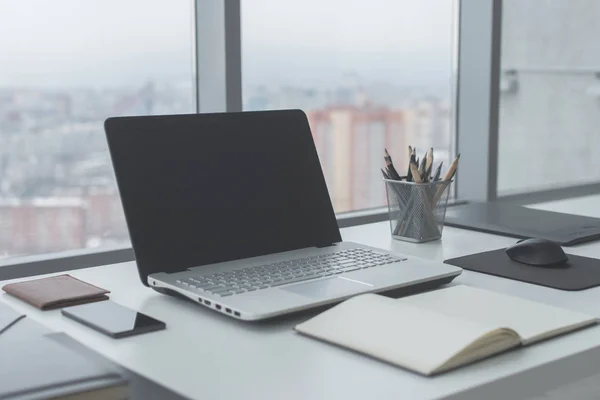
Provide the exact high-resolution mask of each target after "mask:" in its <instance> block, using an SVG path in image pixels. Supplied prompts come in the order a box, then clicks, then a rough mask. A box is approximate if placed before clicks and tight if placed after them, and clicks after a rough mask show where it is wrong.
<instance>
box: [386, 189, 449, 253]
mask: <svg viewBox="0 0 600 400" xmlns="http://www.w3.org/2000/svg"><path fill="white" fill-rule="evenodd" d="M384 181H385V184H386V185H385V188H386V192H387V200H388V211H389V219H390V229H391V232H392V237H393V238H394V239H399V240H405V241H407V242H413V243H423V242H429V241H431V240H437V239H439V238H441V237H442V229H443V228H444V219H445V218H446V207H447V205H448V194H449V192H450V190H449V188H450V184H451V183H452V181H437V182H429V183H415V182H406V181H396V180H390V179H384Z"/></svg>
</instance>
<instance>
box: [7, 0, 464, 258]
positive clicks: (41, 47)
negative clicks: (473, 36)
mask: <svg viewBox="0 0 600 400" xmlns="http://www.w3.org/2000/svg"><path fill="white" fill-rule="evenodd" d="M193 3H194V2H193V1H191V0H176V1H173V2H165V1H164V0H128V1H127V2H122V1H119V0H87V1H86V2H81V1H80V0H61V1H60V2H46V1H45V0H24V1H22V2H13V1H11V0H0V57H2V63H0V259H2V258H9V257H17V256H23V255H32V254H39V253H50V252H57V251H63V250H70V249H85V248H102V247H111V246H115V245H117V246H119V245H127V244H129V237H128V232H127V228H126V225H125V221H124V217H123V211H122V207H121V203H120V199H119V196H118V190H117V188H116V184H115V181H114V176H113V171H112V167H111V163H110V158H109V154H108V151H107V147H106V141H105V135H104V127H103V122H104V120H105V119H106V118H107V117H111V116H120V115H148V114H176V113H193V112H195V110H196V104H195V100H194V88H195V80H194V79H195V78H194V75H193V66H194V62H193V60H194V50H193V47H194V38H193V35H194V33H193V32H194V30H193V29H194V28H193V27H194V21H193V15H194V12H193ZM241 5H242V20H241V22H242V75H243V77H242V78H243V80H242V82H243V85H242V86H243V87H242V89H243V90H242V92H243V99H242V101H243V108H244V110H266V109H285V108H299V109H302V110H304V111H305V112H306V114H307V116H308V119H309V122H310V125H311V128H312V134H313V137H314V139H315V144H316V147H317V150H318V153H319V156H320V160H321V164H322V166H323V171H324V174H325V177H326V181H327V184H328V187H329V191H330V194H331V198H332V201H333V203H334V207H335V210H336V212H346V211H354V210H361V209H366V208H372V207H380V206H383V205H385V197H384V195H385V191H384V185H383V183H382V181H381V178H382V177H381V171H380V168H381V167H383V165H384V163H383V149H384V148H387V149H388V150H389V151H390V153H391V154H392V156H393V157H394V160H395V163H396V165H398V166H405V165H407V159H406V152H407V150H406V149H407V146H408V145H409V144H410V145H413V146H416V147H417V149H418V153H419V156H420V157H421V156H422V155H423V153H425V151H426V150H427V149H428V148H429V146H434V147H435V156H436V160H438V161H441V160H447V159H448V157H449V154H450V149H451V146H452V142H453V135H452V132H451V131H452V129H451V121H452V114H453V111H452V99H451V75H452V73H451V52H452V43H453V39H452V37H453V36H452V29H451V26H452V21H453V2H451V1H447V0H427V1H424V2H412V1H400V2H397V1H395V0H372V1H371V2H368V3H365V2H364V1H363V0H360V1H359V0H336V1H327V2H322V1H318V0H306V1H305V2H301V3H296V2H276V1H273V0H243V1H242V2H241ZM116 9H118V10H119V13H117V14H115V13H114V10H116ZM67 10H68V11H67ZM57 21H59V22H60V23H56V22H57ZM132 21H135V24H132ZM157 21H159V22H160V23H157ZM25 22H26V23H25ZM309 22H310V24H311V25H310V28H309V27H308V26H307V23H309ZM15 38H16V39H17V40H15ZM198 40H205V41H207V42H204V43H205V44H206V45H209V44H208V43H209V42H208V41H209V40H210V39H206V38H199V39H198ZM400 168H403V167H400Z"/></svg>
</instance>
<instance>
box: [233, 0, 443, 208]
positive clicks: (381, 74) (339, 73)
mask: <svg viewBox="0 0 600 400" xmlns="http://www.w3.org/2000/svg"><path fill="white" fill-rule="evenodd" d="M241 7H242V9H241V14H242V17H241V25H242V73H243V81H242V82H243V106H244V109H245V110H263V109H281V108H300V109H303V110H304V111H305V112H306V113H307V115H308V119H309V122H310V124H311V129H312V133H313V136H314V139H315V143H316V146H317V150H318V152H319V157H320V159H321V164H322V167H323V171H324V174H325V178H326V181H327V185H328V187H329V191H330V194H331V198H332V201H333V203H334V207H335V210H336V211H337V212H345V211H352V210H360V209H365V208H372V207H380V206H383V205H385V204H386V199H385V190H384V185H383V183H382V181H381V172H380V170H379V169H380V167H382V166H383V149H384V148H385V147H387V149H388V150H389V151H390V153H391V154H392V156H393V157H394V161H395V163H396V165H400V166H406V165H408V159H407V157H408V156H407V150H406V149H407V147H408V145H412V146H416V147H417V149H418V153H419V154H418V155H419V156H420V157H421V156H423V154H424V153H425V151H426V150H427V149H428V148H429V147H430V146H434V148H435V155H436V160H437V161H441V160H444V162H445V164H446V165H448V159H449V157H450V154H451V151H450V149H451V146H452V144H453V135H452V129H451V120H452V115H453V112H452V100H451V92H452V88H451V83H452V82H451V75H452V50H453V38H454V35H453V26H452V25H453V19H454V18H453V17H454V15H455V12H454V4H453V2H452V1H448V0H424V1H412V0H371V1H364V0H360V1H359V0H328V1H319V0H306V1H301V2H288V1H285V2H284V1H274V0H245V1H242V5H241Z"/></svg>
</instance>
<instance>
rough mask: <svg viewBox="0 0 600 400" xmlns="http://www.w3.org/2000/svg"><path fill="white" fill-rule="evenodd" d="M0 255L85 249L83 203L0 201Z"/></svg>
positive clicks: (66, 199) (50, 199)
mask: <svg viewBox="0 0 600 400" xmlns="http://www.w3.org/2000/svg"><path fill="white" fill-rule="evenodd" d="M0 232H1V233H0V256H8V255H19V254H35V253H43V252H55V251H62V250H66V249H77V248H83V247H85V236H86V234H85V204H84V202H83V201H82V200H81V199H79V198H60V199H52V198H34V199H27V200H25V199H3V200H1V201H0Z"/></svg>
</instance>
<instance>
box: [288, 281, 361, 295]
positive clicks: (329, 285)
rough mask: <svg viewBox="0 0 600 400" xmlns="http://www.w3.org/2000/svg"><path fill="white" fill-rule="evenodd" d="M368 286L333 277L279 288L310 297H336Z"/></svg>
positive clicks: (359, 291) (357, 291)
mask: <svg viewBox="0 0 600 400" xmlns="http://www.w3.org/2000/svg"><path fill="white" fill-rule="evenodd" d="M370 287H372V286H371V285H369V284H368V283H360V282H355V281H349V280H346V279H343V278H338V277H335V278H329V279H322V280H320V281H314V282H307V283H299V284H297V285H293V286H286V287H283V288H281V290H287V291H288V292H292V293H296V294H301V295H303V296H307V297H311V298H336V297H340V296H347V295H351V294H355V293H361V292H364V291H366V290H368V289H369V288H370Z"/></svg>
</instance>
